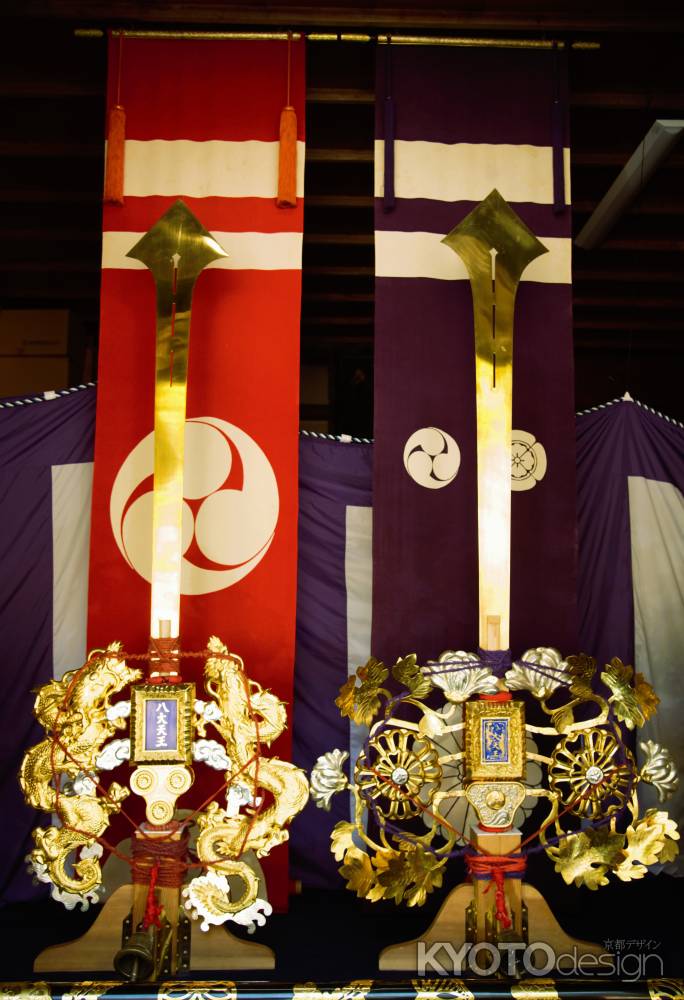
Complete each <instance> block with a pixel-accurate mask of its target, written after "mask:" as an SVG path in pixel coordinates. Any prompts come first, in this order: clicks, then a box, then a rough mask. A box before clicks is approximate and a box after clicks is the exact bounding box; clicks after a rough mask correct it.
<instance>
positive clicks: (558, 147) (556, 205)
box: [551, 43, 566, 215]
mask: <svg viewBox="0 0 684 1000" xmlns="http://www.w3.org/2000/svg"><path fill="white" fill-rule="evenodd" d="M564 70H565V60H564V59H563V65H562V67H561V65H560V58H559V53H558V46H557V45H556V44H555V43H554V46H553V107H552V109H551V146H552V149H553V211H554V214H556V215H560V213H561V212H564V211H565V164H564V162H563V145H564V143H563V140H564V138H565V110H566V109H565V102H564V100H563V97H562V94H563V93H564V90H565V88H564V87H563V86H562V84H561V71H564Z"/></svg>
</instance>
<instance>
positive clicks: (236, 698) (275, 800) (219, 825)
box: [188, 636, 309, 912]
mask: <svg viewBox="0 0 684 1000" xmlns="http://www.w3.org/2000/svg"><path fill="white" fill-rule="evenodd" d="M208 648H209V649H210V650H211V651H212V652H214V653H217V654H219V655H218V656H216V657H209V658H208V659H207V662H206V666H205V672H204V676H205V687H206V689H207V691H208V692H209V694H210V695H211V696H212V698H213V699H214V701H215V703H216V705H217V706H218V708H219V710H220V717H219V718H216V719H212V720H211V725H213V726H214V727H215V728H216V729H217V730H218V732H219V733H220V734H221V737H222V740H223V742H224V744H225V747H226V752H227V755H228V757H229V759H230V764H231V769H230V771H227V772H226V779H227V780H228V779H230V778H232V777H235V779H236V780H237V782H239V785H240V786H242V787H243V788H244V787H245V786H246V789H247V792H246V795H247V796H249V798H250V800H251V804H252V805H253V808H252V809H251V810H250V811H249V812H247V813H244V814H241V813H237V814H236V813H235V812H234V811H233V810H232V809H228V808H222V807H221V806H219V804H218V802H212V803H210V805H209V806H208V807H207V809H206V810H205V811H204V812H203V813H200V814H199V816H198V817H197V823H198V826H199V828H200V835H199V837H198V839H197V848H196V849H197V855H198V857H199V859H200V861H203V862H205V863H207V864H210V865H211V867H212V869H213V870H214V872H215V873H216V874H218V875H231V876H238V877H240V878H242V880H243V883H244V887H245V888H244V892H243V894H242V896H241V897H240V898H239V899H236V900H231V901H230V902H228V901H227V900H225V899H224V900H223V901H222V903H221V904H220V905H221V906H222V907H227V908H228V911H229V912H237V911H238V910H240V909H243V908H244V907H245V906H251V905H252V904H254V903H255V901H256V897H257V885H256V884H255V880H254V876H253V872H252V869H251V868H250V867H249V866H248V865H247V864H245V863H244V862H242V861H239V860H238V859H239V858H240V856H241V855H242V854H244V853H245V852H246V851H254V853H255V854H256V855H257V856H258V857H264V856H266V855H267V854H268V853H269V852H270V851H271V849H272V848H273V847H276V846H277V845H278V844H282V843H283V842H284V841H285V840H287V838H288V836H289V835H288V832H287V829H286V828H287V826H288V825H289V823H290V821H291V820H292V819H293V818H294V816H296V815H297V813H298V812H300V811H301V810H302V809H303V808H304V806H305V805H306V802H307V799H308V796H309V785H308V781H307V778H306V775H305V774H304V772H303V771H301V770H300V769H299V768H297V767H295V766H294V764H290V763H288V762H287V761H283V760H279V759H278V758H277V757H274V758H271V759H267V758H265V757H262V756H261V754H260V746H261V745H265V746H270V744H271V743H272V742H273V741H274V740H275V739H276V738H277V737H278V736H279V735H280V734H281V733H282V732H283V730H284V729H285V725H286V721H287V715H286V711H285V706H284V705H283V703H282V702H281V701H280V700H279V699H278V698H277V697H276V696H275V695H274V694H272V693H271V692H270V691H265V690H263V688H262V687H261V685H259V684H257V683H256V682H255V681H251V680H249V678H248V677H247V676H246V675H245V672H244V666H243V663H242V660H241V659H240V657H239V656H236V655H234V654H229V653H228V649H227V647H226V646H225V645H224V644H223V643H222V642H221V641H220V640H219V639H217V638H216V637H215V636H213V637H212V638H211V639H210V641H209V644H208ZM205 730H206V725H205V723H204V722H200V723H198V733H200V735H205ZM264 792H266V793H268V798H269V801H268V803H267V804H265V801H264V800H265V799H266V796H265V795H264ZM203 879H204V881H203ZM212 883H213V886H212ZM195 884H196V889H200V888H201V889H202V892H203V894H204V897H205V903H206V901H207V900H208V898H209V896H210V895H212V887H213V889H215V890H218V888H219V887H218V885H217V884H216V879H210V878H209V876H204V877H202V876H200V878H199V879H195V880H194V883H193V885H195ZM188 895H189V898H190V899H191V900H193V889H192V888H191V889H190V892H189V894H188ZM213 895H214V897H215V898H216V899H217V905H218V891H216V892H214V893H213Z"/></svg>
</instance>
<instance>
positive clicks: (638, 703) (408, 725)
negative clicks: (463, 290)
mask: <svg viewBox="0 0 684 1000" xmlns="http://www.w3.org/2000/svg"><path fill="white" fill-rule="evenodd" d="M444 242H445V243H446V244H447V245H448V246H450V247H451V248H452V249H454V250H455V251H456V252H457V253H458V254H459V255H460V256H461V257H462V259H463V261H464V263H465V264H466V267H467V269H468V272H469V276H470V282H471V289H472V293H473V306H474V308H473V314H474V317H475V348H476V404H477V444H478V452H477V454H478V537H479V542H478V551H479V593H480V630H479V631H480V651H479V653H477V654H475V653H466V652H463V651H461V650H458V651H451V650H449V651H447V652H445V653H443V654H442V655H441V656H440V657H439V659H437V660H434V661H429V662H427V663H425V664H418V662H417V659H416V657H415V656H413V655H410V656H405V657H402V658H400V659H399V660H398V661H397V662H396V664H394V666H392V667H391V668H389V667H387V666H385V664H383V663H381V662H380V661H378V660H377V659H374V658H371V659H370V660H369V661H368V663H366V664H365V666H362V667H359V668H358V670H357V671H356V674H355V675H354V676H351V677H350V678H349V679H348V680H347V681H346V683H345V684H344V685H343V686H342V688H341V690H340V693H339V697H338V698H337V699H336V704H337V706H338V708H339V709H340V712H341V714H342V715H343V716H344V717H346V718H349V719H350V720H351V721H352V722H353V723H355V724H357V725H358V726H362V727H365V728H366V729H367V734H366V736H365V739H364V741H363V744H362V748H361V751H360V753H359V755H358V758H357V759H356V761H355V762H354V764H353V771H352V773H351V774H349V775H348V773H347V769H346V768H347V757H348V755H347V754H346V753H344V752H342V751H340V750H333V751H331V752H329V753H327V754H324V755H323V756H322V757H320V758H319V760H318V761H317V763H316V766H315V767H314V769H313V772H312V774H311V796H312V798H313V799H314V801H315V802H316V804H317V805H319V806H320V807H321V808H323V809H330V803H331V798H332V796H333V795H335V794H337V793H339V792H346V791H347V790H351V793H352V796H353V801H354V803H355V815H354V820H353V822H346V821H343V822H339V823H337V824H336V825H335V827H334V829H333V831H332V837H331V839H332V852H333V854H334V855H335V857H336V859H337V860H338V861H339V862H341V867H340V869H339V871H340V873H341V875H342V876H343V877H344V879H345V880H346V884H347V888H349V889H350V890H352V891H353V892H355V893H356V894H357V896H360V897H363V898H366V899H369V900H371V901H374V902H376V901H378V900H383V899H392V900H394V902H395V903H404V904H406V905H408V906H421V905H422V904H424V903H425V901H426V898H427V896H428V895H429V894H430V893H431V892H433V890H435V889H437V888H439V887H440V886H441V885H442V881H443V878H444V872H445V869H446V866H447V864H449V863H450V862H451V861H452V860H453V859H457V858H460V859H461V860H462V861H464V862H465V866H466V870H467V871H468V873H469V874H470V875H471V876H472V879H473V891H474V903H473V904H471V906H470V907H468V911H467V917H466V918H465V924H464V926H465V931H466V938H467V939H468V940H471V941H474V940H483V939H486V940H489V941H497V940H500V939H501V936H502V935H506V940H511V939H516V938H517V939H518V940H522V939H524V937H525V934H526V930H525V920H524V916H523V906H522V904H521V896H520V892H519V890H517V891H516V890H515V889H514V885H516V884H517V885H518V886H519V885H520V881H519V880H520V878H521V877H522V876H523V875H524V871H525V865H526V859H527V857H528V855H529V854H530V853H531V852H537V851H542V850H543V851H545V852H546V854H547V855H548V856H549V857H550V858H551V860H552V862H553V864H554V867H555V870H556V871H557V872H558V873H559V874H560V875H561V876H562V878H563V879H564V881H565V882H566V883H568V884H571V883H574V884H575V885H577V886H586V887H588V888H589V889H598V888H599V887H600V886H603V885H606V884H607V883H608V881H609V876H610V875H612V876H615V877H616V878H618V879H620V880H621V881H624V882H628V881H631V880H633V879H639V878H642V877H643V876H644V875H645V874H646V872H647V869H648V866H649V865H653V864H656V863H666V862H669V861H672V859H673V858H674V857H675V856H676V855H677V853H678V843H677V842H678V840H679V833H678V831H677V827H676V824H675V823H674V821H673V820H671V819H670V818H669V816H668V814H667V813H666V812H665V811H663V810H662V809H660V808H651V809H647V810H646V811H644V812H642V811H641V809H640V804H639V797H638V788H639V785H640V784H642V783H644V784H650V785H652V786H654V787H655V789H656V790H657V793H658V796H659V799H660V801H661V802H663V801H664V800H665V799H666V798H667V797H668V796H670V795H671V794H672V793H673V792H674V790H675V789H676V787H677V775H676V770H675V767H674V764H673V761H672V758H671V757H670V755H669V753H668V751H667V750H666V749H665V748H664V747H661V746H660V745H659V744H657V743H655V742H653V741H652V740H644V741H639V746H640V748H641V751H642V754H643V757H642V759H643V763H642V764H638V763H637V761H636V759H635V755H634V752H633V750H632V749H631V747H632V746H633V743H632V731H634V730H638V729H641V728H642V727H643V726H644V725H645V724H646V723H647V722H648V721H649V719H651V718H652V717H653V715H654V714H655V711H656V708H657V706H658V701H659V699H658V697H657V695H656V694H655V692H654V690H653V688H652V687H651V686H650V684H648V682H647V681H646V680H645V679H644V678H643V677H642V676H641V675H640V674H636V676H634V673H633V670H632V667H631V666H628V665H626V664H623V663H622V662H621V661H620V660H618V659H614V660H612V661H611V662H610V663H609V664H606V665H605V666H604V667H603V669H600V670H599V669H597V665H596V662H595V661H594V660H593V659H592V658H591V657H590V656H586V655H577V656H567V657H566V658H565V659H564V658H563V657H562V655H561V654H560V653H559V652H558V651H557V650H555V649H552V648H546V647H539V648H536V649H529V650H527V651H526V652H524V653H523V655H522V656H521V657H520V658H519V659H513V660H512V659H511V656H510V654H509V652H508V650H507V648H506V647H507V646H508V623H509V603H510V602H509V586H510V584H509V581H510V489H511V487H510V468H511V429H510V427H511V400H512V358H513V315H514V302H515V292H516V289H517V285H518V282H519V280H520V276H521V274H522V272H523V270H524V268H525V267H526V266H527V264H528V263H529V262H530V261H531V260H533V259H534V258H535V257H536V256H538V255H539V254H541V253H544V252H545V250H546V248H545V247H543V245H542V244H541V243H540V242H539V241H538V240H537V239H536V237H535V236H534V235H533V234H532V233H531V232H530V231H529V230H528V229H527V227H526V226H524V224H523V223H522V222H521V220H520V219H519V218H518V217H517V215H515V213H514V212H513V211H512V210H511V209H510V207H509V206H508V205H507V204H506V202H505V201H504V200H503V199H502V198H501V196H500V195H499V194H498V192H496V191H493V192H492V193H491V194H490V195H489V196H488V197H487V198H486V199H485V200H484V201H483V202H482V203H481V204H480V205H479V206H478V207H477V208H476V209H475V210H474V211H472V212H471V213H470V215H469V216H467V217H466V219H464V220H463V222H462V223H460V225H459V226H457V227H456V229H454V230H453V231H452V232H451V233H450V234H449V235H448V236H447V237H446V238H445V240H444ZM520 827H524V840H523V839H522V836H523V835H521V833H520V830H519V829H518V828H520ZM499 834H500V835H505V836H502V837H501V838H499V839H498V840H496V837H497V835H499ZM492 837H494V838H495V840H494V841H492ZM506 838H508V839H507V843H508V844H513V847H512V848H511V849H504V850H503V851H501V850H500V851H499V852H497V851H496V850H492V849H488V846H487V845H488V843H489V844H492V843H499V844H500V843H501V842H502V841H503V840H505V839H506ZM491 882H494V883H495V885H496V892H495V893H490V894H489V895H486V888H485V889H484V892H483V891H482V890H481V888H480V887H481V886H483V885H486V886H487V888H488V885H489V884H490V883H491ZM516 899H517V902H516ZM478 908H479V909H478ZM397 947H401V946H397ZM400 967H403V966H400Z"/></svg>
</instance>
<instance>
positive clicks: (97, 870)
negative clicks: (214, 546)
mask: <svg viewBox="0 0 684 1000" xmlns="http://www.w3.org/2000/svg"><path fill="white" fill-rule="evenodd" d="M128 256H129V257H132V258H134V259H136V260H139V261H141V262H142V263H143V264H145V266H146V267H147V268H148V269H149V271H150V273H151V275H152V278H153V280H154V283H155V287H156V293H157V296H156V372H155V396H154V436H155V446H154V498H153V524H152V581H151V599H150V608H151V613H150V649H149V652H147V653H145V654H135V655H136V658H137V659H141V660H147V661H148V665H149V669H148V676H147V678H146V679H145V681H144V682H142V683H141V681H143V678H142V672H141V671H140V670H139V669H137V668H133V667H130V666H129V665H128V663H127V661H126V653H125V652H124V651H123V649H122V646H121V644H120V643H116V642H114V643H111V644H110V645H109V646H108V647H107V648H106V649H105V650H96V651H94V652H93V653H91V654H90V656H89V657H88V661H87V662H86V663H85V664H84V666H82V667H81V668H80V669H78V670H72V671H70V672H69V673H67V674H66V675H65V676H64V678H63V679H62V680H61V681H56V680H55V681H51V682H50V683H49V684H47V685H45V686H44V687H43V688H41V689H40V691H39V692H38V696H37V698H36V702H35V714H36V718H37V719H38V721H39V722H40V723H41V724H42V725H43V727H44V728H45V731H46V738H45V739H44V740H43V741H42V742H41V743H39V744H38V745H37V746H35V747H33V748H32V749H30V750H29V751H28V752H27V753H26V755H25V757H24V760H23V763H22V768H21V774H20V782H21V787H22V790H23V792H24V795H25V797H26V800H27V802H28V803H29V804H30V805H31V806H33V807H34V808H36V809H41V810H43V811H44V812H48V813H55V814H56V815H57V817H58V819H59V824H58V825H53V826H49V827H47V828H41V827H39V828H38V829H36V830H34V833H33V837H34V842H35V847H34V849H33V850H32V852H31V854H30V855H29V857H28V859H27V860H28V862H29V867H30V870H31V871H32V873H33V875H34V877H36V878H37V879H39V880H40V881H43V882H47V883H50V884H51V885H52V895H53V897H54V898H55V899H58V900H60V901H61V902H63V903H64V904H65V905H67V906H70V907H72V906H73V905H75V904H76V903H80V904H81V905H82V906H83V907H86V906H87V905H88V904H89V903H91V902H96V901H98V900H99V895H98V894H99V892H100V890H101V888H102V870H101V867H100V861H99V859H100V857H101V856H102V854H103V836H104V835H105V833H106V830H107V826H108V824H109V820H110V816H111V815H112V814H113V813H116V812H119V811H121V809H122V803H123V802H124V801H125V800H126V798H127V797H128V796H129V794H130V792H131V791H133V792H135V793H136V794H137V795H140V796H141V797H142V798H143V799H144V800H145V815H146V820H145V822H144V823H142V824H140V825H138V826H136V825H135V824H134V823H133V821H132V820H130V822H131V823H132V824H133V825H134V827H135V828H134V830H133V831H132V853H131V857H130V858H129V861H130V864H131V876H132V882H133V885H132V886H129V887H127V889H126V891H128V892H129V894H130V912H129V915H128V917H127V919H126V921H125V922H124V927H123V940H124V944H123V947H121V948H120V947H119V946H120V943H121V938H122V928H121V926H120V925H119V926H117V925H116V922H115V921H112V920H111V918H110V917H109V916H107V907H105V910H104V911H103V913H102V915H101V919H102V920H103V921H104V927H105V928H106V929H105V930H104V931H103V932H102V933H104V934H105V935H108V938H107V940H108V941H109V942H110V946H111V954H112V956H113V957H114V965H115V968H116V969H117V971H118V972H119V973H120V974H122V975H123V976H124V977H125V978H128V979H131V980H138V979H145V978H152V979H157V978H159V977H160V976H168V975H170V974H172V973H175V972H177V971H178V970H180V969H187V968H218V967H228V966H230V964H231V960H232V961H234V962H237V963H238V966H239V967H243V968H245V967H249V968H271V967H273V953H272V952H271V951H270V949H268V948H265V946H263V945H257V944H248V943H245V942H242V941H240V940H238V939H236V938H232V937H231V936H230V935H228V934H226V933H225V932H224V931H223V930H221V931H220V932H219V933H218V935H212V934H211V933H210V934H208V935H207V936H206V940H209V941H211V942H212V943H210V944H208V945H206V946H205V945H204V944H203V942H204V941H205V938H204V937H203V936H200V937H199V938H192V940H191V935H190V928H189V926H188V925H189V916H188V913H189V914H190V915H191V916H192V917H194V918H195V919H199V920H200V921H201V928H202V930H204V931H209V930H211V929H212V928H213V929H214V930H215V929H216V928H217V927H218V926H220V925H222V924H225V923H226V922H227V921H232V922H234V923H237V924H240V925H243V926H246V927H247V928H249V929H250V930H253V929H254V928H255V927H256V926H257V925H260V924H263V923H264V921H265V918H266V917H267V916H268V915H269V914H270V912H271V906H270V904H269V903H268V901H267V898H266V889H265V885H264V879H263V874H262V872H261V869H260V867H259V865H258V862H257V861H256V859H257V858H261V857H265V856H267V855H268V854H269V853H270V851H271V850H272V849H273V848H274V847H277V846H278V845H279V844H282V843H283V842H284V841H286V840H287V838H288V832H287V827H288V826H289V824H290V822H291V821H292V819H293V818H294V816H296V815H297V813H299V812H300V811H301V810H302V809H303V808H304V806H305V804H306V802H307V799H308V794H309V789H308V782H307V779H306V776H305V774H304V772H303V771H301V770H300V769H299V768H297V767H295V766H294V765H293V764H290V763H288V762H287V761H280V760H278V758H268V757H267V756H266V755H265V754H264V750H265V748H267V747H269V746H270V745H271V743H272V742H273V741H274V740H276V739H277V738H278V736H280V734H281V733H282V732H283V731H284V730H285V728H286V723H287V714H286V711H285V706H284V705H283V704H282V702H281V701H280V700H279V699H278V698H277V697H276V696H275V695H274V694H272V693H271V692H270V691H268V690H264V689H263V688H262V687H261V685H259V684H257V683H255V682H254V681H252V680H250V679H249V678H248V677H247V675H246V673H245V669H244V664H243V662H242V660H241V659H240V657H239V656H237V655H236V654H235V653H232V652H230V651H229V650H228V648H227V646H225V645H224V644H223V643H222V642H221V640H220V639H218V638H217V637H216V636H212V637H211V638H210V639H209V641H208V644H207V648H206V649H205V650H204V651H203V655H204V659H205V666H204V686H205V689H206V697H205V698H204V699H203V698H199V697H197V692H196V690H195V684H193V683H188V682H185V683H184V682H183V678H182V676H181V671H180V661H181V656H182V654H181V650H180V594H181V559H182V531H181V528H182V508H183V461H184V441H185V417H186V397H187V382H188V352H189V341H190V320H191V306H192V300H193V293H194V292H195V288H196V284H197V279H198V278H199V276H200V274H201V273H202V271H203V270H204V268H205V267H206V266H207V265H208V264H210V263H212V262H213V261H216V260H219V259H220V258H222V257H225V256H227V254H226V252H225V251H224V250H223V248H222V247H220V246H219V244H218V243H217V242H216V240H215V239H214V238H213V236H212V235H211V233H209V232H207V230H206V229H204V227H203V226H202V224H201V223H200V222H199V220H198V219H196V218H195V216H194V215H193V214H192V212H190V211H189V209H188V208H187V206H186V205H185V204H184V203H183V202H182V201H177V202H176V203H175V204H174V205H172V206H171V208H170V209H169V210H168V211H167V212H166V214H165V215H164V216H162V218H161V219H160V220H159V221H158V222H157V223H156V225H154V226H153V227H152V228H151V229H150V230H149V232H147V233H146V234H145V235H144V236H143V237H142V239H140V240H139V241H138V243H137V244H136V245H135V246H134V247H133V248H132V249H131V250H130V251H129V253H128ZM195 655H202V652H200V653H199V654H197V653H196V654H195ZM123 763H129V764H130V765H131V766H132V767H133V768H134V769H133V770H132V772H131V775H130V779H129V782H128V786H127V785H125V784H123V783H120V782H111V783H109V785H108V787H105V782H104V775H105V774H106V772H107V771H110V770H112V769H113V768H115V767H117V766H118V765H120V764H123ZM200 763H201V764H203V765H204V766H207V767H209V768H211V769H214V770H216V771H218V772H220V773H222V776H223V780H222V782H221V784H220V786H219V788H218V790H217V792H216V793H215V794H214V795H213V797H212V798H211V799H210V800H209V801H208V802H205V803H203V804H202V806H201V807H200V809H198V810H196V812H193V813H191V814H190V815H191V821H190V820H188V819H187V818H185V819H183V817H182V816H179V814H178V812H177V807H176V803H177V801H178V799H180V798H181V797H182V796H183V795H184V794H185V793H187V792H188V790H189V789H190V788H191V786H192V784H193V781H194V771H193V766H196V765H197V764H200ZM185 815H186V817H187V813H186V814H185ZM190 826H193V827H194V831H195V834H196V836H195V838H194V842H195V846H194V848H192V849H191V847H190V843H191V841H190V836H189V833H190V830H189V827H190ZM124 888H126V887H124ZM124 888H122V889H121V890H119V891H120V892H121V891H124ZM115 902H116V894H114V896H112V897H111V899H110V900H109V901H108V904H107V906H110V907H114V906H115ZM116 905H117V906H118V905H119V904H118V903H117V904H116ZM98 923H99V921H98ZM95 927H97V924H96V925H95ZM90 933H91V932H89V934H90ZM92 933H93V934H95V929H93V930H92ZM117 949H118V951H117ZM115 952H116V955H114V953H115ZM50 953H52V954H50ZM67 953H69V954H67ZM45 956H46V957H45V958H42V957H39V959H38V963H37V966H36V968H37V969H40V970H41V971H44V970H49V969H66V968H73V967H74V966H73V965H70V964H69V962H73V961H76V962H77V963H78V967H79V968H83V969H85V968H88V967H90V968H93V969H101V968H102V967H103V962H102V957H101V953H96V952H93V954H91V953H90V951H89V949H88V948H84V947H83V946H82V945H81V944H80V943H79V944H78V945H74V944H70V945H65V946H57V947H56V948H55V949H49V950H48V952H46V953H45ZM74 956H75V957H74ZM89 961H90V962H91V963H94V964H91V965H90V966H89V965H88V963H89ZM63 962H66V963H67V964H60V963H63Z"/></svg>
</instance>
